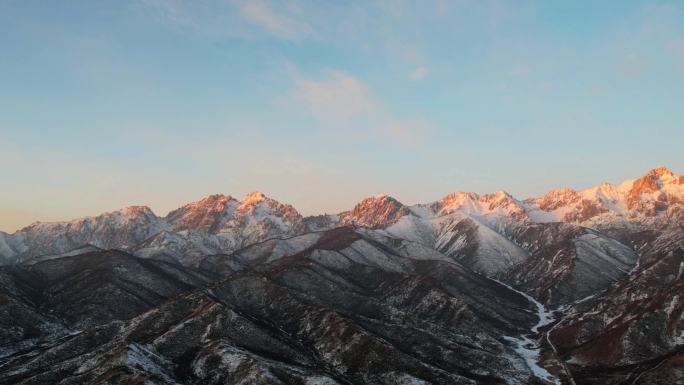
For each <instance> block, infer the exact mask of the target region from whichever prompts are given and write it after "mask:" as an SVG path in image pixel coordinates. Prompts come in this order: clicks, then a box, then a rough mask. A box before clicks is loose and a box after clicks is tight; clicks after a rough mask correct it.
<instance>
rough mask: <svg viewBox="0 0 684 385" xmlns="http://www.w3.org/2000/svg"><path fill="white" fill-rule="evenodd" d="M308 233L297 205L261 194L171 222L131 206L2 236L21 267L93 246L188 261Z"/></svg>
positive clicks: (175, 214) (187, 211) (177, 215)
mask: <svg viewBox="0 0 684 385" xmlns="http://www.w3.org/2000/svg"><path fill="white" fill-rule="evenodd" d="M305 229H306V225H305V224H304V221H303V218H302V216H301V215H299V213H298V212H297V211H296V210H295V209H294V208H293V207H292V206H290V205H286V204H282V203H280V202H278V201H276V200H273V199H271V198H268V197H266V196H265V195H263V194H261V193H258V192H253V193H250V194H247V196H245V197H244V198H243V199H242V200H240V201H238V200H236V199H234V198H232V197H231V196H228V195H211V196H209V197H206V198H204V199H201V200H199V201H197V202H193V203H190V204H187V205H185V206H183V207H181V208H179V209H177V210H174V211H172V212H170V213H169V215H167V216H166V217H165V218H160V217H157V216H156V215H155V214H154V213H153V212H152V210H150V209H149V208H148V207H144V206H131V207H127V208H124V209H121V210H117V211H113V212H110V213H104V214H101V215H99V216H96V217H87V218H82V219H77V220H73V221H69V222H50V223H41V222H37V223H34V224H32V225H30V226H28V227H26V228H23V229H21V230H19V231H17V232H16V233H14V234H11V235H9V234H5V233H0V255H1V256H2V257H3V258H4V260H5V261H6V263H15V262H22V261H28V260H32V259H36V258H41V256H51V255H53V256H54V255H61V254H63V253H67V252H69V251H71V250H75V249H78V248H80V247H83V246H85V245H92V246H94V247H97V248H101V249H122V250H131V251H135V252H137V253H139V255H140V256H146V257H163V258H171V259H175V260H176V261H186V260H191V259H192V258H194V257H198V256H201V255H207V254H210V253H219V252H230V251H233V250H235V249H237V248H240V247H243V246H246V245H248V244H251V243H254V242H258V241H261V240H264V239H268V238H272V237H278V236H291V235H294V234H298V233H301V232H304V231H305Z"/></svg>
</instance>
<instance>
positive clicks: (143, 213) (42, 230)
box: [12, 206, 166, 261]
mask: <svg viewBox="0 0 684 385" xmlns="http://www.w3.org/2000/svg"><path fill="white" fill-rule="evenodd" d="M165 228H166V223H165V221H164V220H163V219H161V218H159V217H157V216H156V215H155V214H154V213H153V212H152V210H150V209H149V207H145V206H130V207H126V208H123V209H121V210H117V211H112V212H109V213H104V214H101V215H98V216H96V217H86V218H81V219H76V220H73V221H69V222H48V223H43V222H36V223H34V224H32V225H30V226H28V227H25V228H23V229H21V230H19V231H18V232H16V233H15V234H13V235H12V238H13V242H14V243H15V245H16V248H15V250H17V251H18V253H17V254H16V257H17V258H18V259H19V261H22V260H27V259H30V258H33V257H37V256H40V255H50V254H61V253H66V252H68V251H71V250H74V249H77V248H79V247H81V246H84V245H88V244H90V245H93V246H95V247H97V248H101V249H119V248H120V249H126V248H130V247H134V246H135V245H137V244H139V243H140V242H142V241H144V240H145V239H147V238H148V237H150V236H151V235H153V234H156V233H158V232H159V231H161V230H163V229H165Z"/></svg>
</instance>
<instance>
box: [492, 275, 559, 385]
mask: <svg viewBox="0 0 684 385" xmlns="http://www.w3.org/2000/svg"><path fill="white" fill-rule="evenodd" d="M495 281H496V280H495ZM496 282H498V283H499V284H501V285H503V286H506V287H507V288H508V289H510V290H513V291H515V292H516V293H518V294H520V295H522V296H523V297H525V298H526V299H527V300H528V301H530V303H532V304H533V305H534V306H535V308H536V309H537V316H538V317H539V321H537V323H536V324H535V325H534V326H533V327H532V328H531V329H530V331H531V332H532V334H537V333H538V332H539V328H541V327H543V326H546V325H548V324H550V323H551V322H553V321H554V318H553V314H552V313H551V312H550V311H548V310H547V309H546V307H544V305H542V304H541V303H540V302H539V301H537V300H536V299H534V298H532V297H531V296H529V295H527V294H525V293H523V292H522V291H520V290H516V289H514V288H513V287H511V286H509V285H507V284H505V283H503V282H501V281H496ZM504 339H505V340H507V341H509V342H511V343H513V344H514V345H515V347H514V349H515V351H516V353H518V355H520V357H522V358H523V359H524V360H525V363H526V364H527V366H528V367H529V368H530V370H531V371H532V373H534V375H535V377H537V378H539V379H540V380H543V381H547V382H552V383H554V384H557V385H560V384H561V382H560V380H559V379H558V378H557V377H555V376H553V375H552V374H551V373H549V371H548V370H546V369H545V368H543V367H542V366H541V365H539V353H540V348H539V343H538V342H536V341H534V340H532V339H531V338H530V336H529V335H521V336H519V337H509V336H506V337H504Z"/></svg>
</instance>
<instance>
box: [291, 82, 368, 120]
mask: <svg viewBox="0 0 684 385" xmlns="http://www.w3.org/2000/svg"><path fill="white" fill-rule="evenodd" d="M294 76H295V78H294V80H295V89H294V97H295V99H296V100H297V101H298V102H300V103H301V104H302V105H303V106H304V107H305V108H306V109H307V110H308V111H309V112H310V113H312V114H313V115H315V116H317V117H319V118H321V119H338V118H354V117H359V116H362V115H368V114H373V113H375V112H377V110H378V105H377V103H376V102H375V101H374V100H373V99H372V98H371V95H370V92H369V90H368V87H367V86H366V85H365V84H364V83H363V82H362V81H361V80H359V79H357V78H356V77H354V76H352V75H350V74H347V73H345V72H342V71H338V70H328V71H326V72H325V73H324V75H323V76H322V77H319V78H316V79H306V78H303V77H302V76H301V75H299V74H297V73H295V74H294Z"/></svg>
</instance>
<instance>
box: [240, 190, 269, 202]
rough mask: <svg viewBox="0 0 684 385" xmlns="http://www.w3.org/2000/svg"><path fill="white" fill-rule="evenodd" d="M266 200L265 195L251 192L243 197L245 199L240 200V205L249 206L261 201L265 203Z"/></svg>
mask: <svg viewBox="0 0 684 385" xmlns="http://www.w3.org/2000/svg"><path fill="white" fill-rule="evenodd" d="M268 199H269V198H268V197H266V195H264V194H262V193H260V192H258V191H252V192H250V193H248V194H247V195H245V197H244V198H242V200H241V201H240V203H241V204H243V205H249V204H253V203H257V202H262V201H265V200H268Z"/></svg>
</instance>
